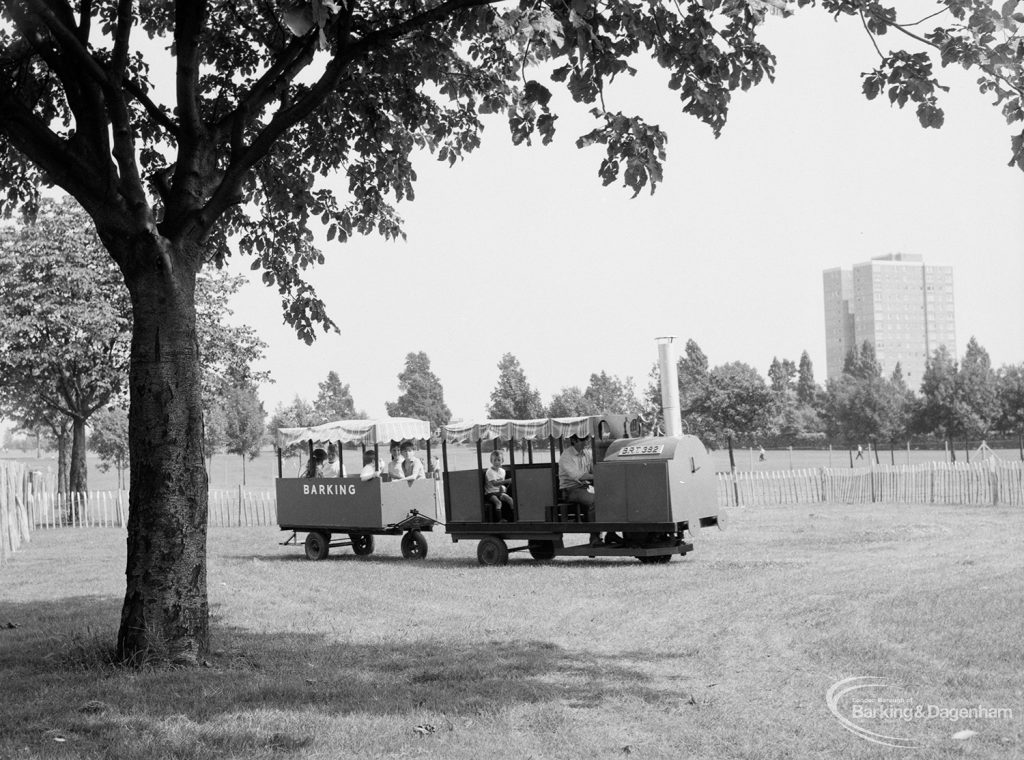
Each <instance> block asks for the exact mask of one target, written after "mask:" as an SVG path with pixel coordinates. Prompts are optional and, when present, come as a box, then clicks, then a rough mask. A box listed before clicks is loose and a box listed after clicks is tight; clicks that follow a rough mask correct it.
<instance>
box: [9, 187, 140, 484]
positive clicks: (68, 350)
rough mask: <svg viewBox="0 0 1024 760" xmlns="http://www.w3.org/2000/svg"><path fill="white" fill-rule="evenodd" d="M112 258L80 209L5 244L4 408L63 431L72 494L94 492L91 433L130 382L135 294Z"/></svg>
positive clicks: (42, 215)
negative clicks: (88, 455)
mask: <svg viewBox="0 0 1024 760" xmlns="http://www.w3.org/2000/svg"><path fill="white" fill-rule="evenodd" d="M104 254H105V252H104V251H103V247H102V245H101V244H100V241H99V239H98V238H97V237H96V235H95V233H94V232H93V231H92V230H91V229H90V226H89V218H88V216H86V215H85V213H84V212H83V211H82V210H81V209H80V208H79V207H78V205H77V204H76V203H75V202H74V201H72V200H70V199H68V200H65V201H63V202H54V201H50V200H47V201H45V202H43V204H42V205H41V207H40V209H39V212H38V214H37V216H36V221H35V223H34V224H32V225H25V226H21V227H20V228H19V229H17V230H16V231H9V232H8V233H7V234H6V235H4V236H3V238H2V239H0V349H2V350H0V408H3V409H4V410H5V411H6V412H7V413H8V414H10V415H12V416H16V417H18V418H19V419H20V420H22V421H23V422H24V423H27V424H33V425H34V424H44V425H46V426H47V427H49V428H50V429H51V430H53V431H54V434H55V435H56V437H57V441H58V451H59V456H60V459H61V460H62V463H63V462H67V465H68V467H69V474H68V481H67V489H68V490H71V491H85V490H86V489H87V487H88V486H87V482H86V477H87V468H86V459H85V452H86V439H85V426H86V423H87V422H88V421H89V418H90V417H91V416H92V414H93V413H94V412H95V411H96V410H98V409H101V408H103V407H105V406H106V405H107V404H108V403H109V402H110V401H111V400H112V399H113V398H115V397H116V396H118V395H119V394H120V393H121V392H122V390H123V388H124V386H125V384H126V382H127V379H128V344H129V339H130V324H131V323H130V314H131V310H130V306H129V303H128V291H127V290H126V289H125V287H124V284H123V283H122V281H121V276H120V273H119V272H118V271H117V267H115V266H114V263H113V262H112V261H111V260H110V259H109V258H108V257H106V256H105V255H104ZM67 423H70V428H71V452H70V459H65V440H66V438H65V435H66V425H67ZM59 469H60V470H61V472H63V471H64V470H63V467H61V468H59Z"/></svg>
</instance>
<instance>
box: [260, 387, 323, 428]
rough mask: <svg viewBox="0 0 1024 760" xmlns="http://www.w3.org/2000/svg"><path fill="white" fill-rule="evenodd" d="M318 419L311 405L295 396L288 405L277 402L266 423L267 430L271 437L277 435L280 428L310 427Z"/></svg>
mask: <svg viewBox="0 0 1024 760" xmlns="http://www.w3.org/2000/svg"><path fill="white" fill-rule="evenodd" d="M318 420H319V418H318V416H317V413H316V411H315V410H314V409H313V405H312V404H310V403H309V402H308V401H306V400H305V399H302V398H299V396H297V395H296V396H295V398H294V399H292V402H291V403H290V404H289V405H288V406H284V405H283V404H278V405H277V408H276V409H274V414H273V415H272V416H271V417H270V422H269V423H267V432H268V433H269V435H270V437H271V438H276V437H277V431H278V430H280V429H281V428H293V427H311V426H313V425H316V424H317V421H318Z"/></svg>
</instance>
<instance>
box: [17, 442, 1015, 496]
mask: <svg viewBox="0 0 1024 760" xmlns="http://www.w3.org/2000/svg"><path fill="white" fill-rule="evenodd" d="M423 453H424V452H422V451H421V452H420V454H421V456H422V454H423ZM969 453H970V458H971V461H976V460H977V459H978V454H977V451H976V450H973V451H971V452H969ZM431 454H432V455H434V456H436V457H437V458H438V459H439V460H440V458H441V451H440V450H439V448H438V447H433V448H432V449H431ZM995 454H996V456H998V457H1000V458H1003V459H1020V452H1019V451H1018V450H1017V449H1001V450H998V451H996V452H995ZM448 455H449V467H451V468H452V469H468V468H472V467H476V449H475V448H473V447H470V446H452V447H450V448H449V450H448ZM733 455H734V458H735V461H736V467H737V469H738V470H741V471H744V472H749V471H758V472H768V471H772V470H789V469H804V468H808V467H811V468H813V467H849V466H850V460H851V454H850V452H848V451H845V450H842V451H840V450H834V451H832V452H829V451H827V450H818V451H808V450H795V451H788V450H770V451H767V452H766V458H765V461H763V462H761V461H759V459H758V453H757V450H756V449H736V450H735V451H734V452H733ZM956 456H957V461H960V462H962V461H965V460H966V458H967V452H965V451H963V450H958V451H957V454H956ZM853 457H854V458H853V464H854V467H858V468H859V467H869V466H870V465H871V462H870V460H869V454H868V452H866V451H865V452H864V458H863V459H856V454H854V455H853ZM0 458H3V459H13V460H15V461H18V462H23V463H24V464H25V465H27V466H28V467H29V468H31V469H34V470H42V471H44V472H45V471H47V470H49V471H51V472H56V470H57V460H56V457H55V455H54V454H53V453H52V452H43V455H42V456H41V457H39V456H36V455H34V454H28V455H25V454H22V453H20V452H14V451H5V452H3V453H0ZM948 458H949V457H948V455H947V454H946V452H944V451H942V450H934V449H923V450H918V449H914V450H912V451H909V452H908V451H907V450H906V449H902V450H899V449H897V450H894V451H889V450H885V451H879V452H878V459H879V462H881V463H882V464H918V463H921V462H945V461H948ZM711 459H712V462H713V463H714V465H715V471H716V472H728V471H729V452H728V451H726V450H718V451H713V452H711ZM344 461H345V465H346V467H347V468H348V471H349V472H350V473H354V472H356V471H357V470H358V467H357V466H356V465H357V463H358V462H359V452H357V451H353V450H346V451H345V452H344ZM535 461H542V462H547V461H549V454H548V451H547V449H546V448H544V449H537V451H536V453H535ZM88 464H89V474H88V481H89V483H88V485H89V490H90V491H113V490H116V489H117V473H116V472H115V471H114V470H110V471H108V472H102V471H101V470H100V469H99V467H98V461H97V460H96V459H95V458H93V457H90V458H89V460H88ZM484 466H485V467H486V466H487V460H486V458H485V459H484ZM208 473H209V476H210V488H234V487H236V486H238V485H240V484H241V483H242V479H243V478H242V459H241V457H239V456H237V455H234V454H216V455H214V457H213V459H212V461H211V463H210V465H209V467H208ZM284 473H285V475H286V476H294V475H297V474H299V460H298V458H297V457H292V458H290V459H286V460H285V462H284ZM276 477H277V457H276V455H275V454H274V452H273V451H271V450H269V449H268V450H265V451H264V452H263V453H262V454H260V456H258V457H256V459H253V460H246V462H245V484H246V485H247V486H248V487H250V488H273V486H274V478H276ZM125 478H127V473H125ZM126 488H127V486H126Z"/></svg>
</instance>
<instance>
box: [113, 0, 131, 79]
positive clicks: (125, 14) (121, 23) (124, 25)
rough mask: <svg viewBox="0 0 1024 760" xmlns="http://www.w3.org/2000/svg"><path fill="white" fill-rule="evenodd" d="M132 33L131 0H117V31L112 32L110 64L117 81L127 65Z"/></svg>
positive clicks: (122, 77)
mask: <svg viewBox="0 0 1024 760" xmlns="http://www.w3.org/2000/svg"><path fill="white" fill-rule="evenodd" d="M131 33H132V0H118V3H117V31H116V32H115V34H114V53H113V55H112V56H111V61H110V66H111V70H112V72H113V74H114V77H115V78H116V80H117V81H120V80H122V79H124V71H125V69H126V68H127V66H128V45H129V42H130V40H131Z"/></svg>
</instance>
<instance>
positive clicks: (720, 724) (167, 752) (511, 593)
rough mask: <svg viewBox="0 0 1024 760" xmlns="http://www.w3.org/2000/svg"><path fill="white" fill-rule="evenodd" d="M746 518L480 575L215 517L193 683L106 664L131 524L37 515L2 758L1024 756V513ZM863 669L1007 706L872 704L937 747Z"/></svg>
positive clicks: (1, 661) (3, 611) (0, 647)
mask: <svg viewBox="0 0 1024 760" xmlns="http://www.w3.org/2000/svg"><path fill="white" fill-rule="evenodd" d="M731 517H732V522H731V523H730V529H729V530H728V531H726V532H723V533H719V532H717V531H715V532H711V531H705V532H703V533H702V535H701V536H700V537H699V538H698V539H697V541H696V550H695V552H694V553H692V554H690V555H689V556H688V557H686V558H684V559H679V558H676V559H675V560H674V561H673V562H672V563H670V564H668V565H663V566H655V565H651V566H644V565H640V564H639V563H636V562H632V561H608V560H603V561H599V560H594V561H587V560H577V561H573V560H566V559H562V558H560V559H558V560H556V561H554V562H552V563H549V564H538V563H534V562H533V561H532V560H530V559H529V557H528V555H526V554H525V553H517V554H513V555H512V556H513V558H512V561H511V562H510V564H509V565H508V566H507V567H505V568H486V569H485V568H480V567H478V566H477V564H476V559H475V548H476V543H475V542H463V543H459V544H452V543H451V542H450V540H449V539H448V538H447V537H446V536H444V535H441V534H434V535H429V536H428V539H429V541H430V556H429V558H428V559H427V560H425V561H423V562H410V561H407V560H403V559H401V556H400V552H399V547H398V541H397V539H389V538H381V539H379V540H378V552H377V554H375V555H373V556H371V557H360V558H357V557H355V556H354V555H353V554H351V552H350V551H349V550H335V554H332V555H331V557H329V558H328V560H326V561H324V562H319V563H315V562H309V561H307V560H305V559H304V557H303V556H302V552H301V549H297V548H294V547H280V546H278V545H277V542H278V541H280V540H282V534H281V533H279V532H278V531H276V530H273V529H268V528H252V529H213V530H212V531H211V537H210V558H209V591H210V602H211V610H212V615H213V635H214V640H213V651H212V653H211V655H210V657H209V666H208V667H205V668H202V669H200V670H198V671H195V672H191V671H182V670H171V671H166V670H152V669H141V670H139V671H135V672H126V671H123V670H119V669H116V668H112V667H109V666H107V665H104V664H103V660H104V653H105V651H106V650H107V648H108V646H109V644H110V642H111V641H112V640H113V638H114V635H115V631H116V624H117V619H118V615H119V611H120V598H121V595H122V594H123V567H124V536H123V533H121V532H120V531H119V530H116V529H92V530H85V531H73V530H66V531H47V532H39V533H37V534H36V535H35V536H34V537H33V543H31V544H30V545H28V546H26V547H24V548H23V549H22V550H20V551H19V552H18V553H17V554H16V555H14V557H13V559H12V560H11V561H10V563H9V564H8V565H7V566H6V567H3V568H0V683H2V684H3V688H2V689H0V758H44V757H45V758H108V757H109V758H133V759H134V758H139V759H140V760H141V759H142V758H147V759H148V758H155V759H161V758H208V757H217V758H225V757H226V758H300V757H301V758H334V757H359V758H363V757H369V758H375V757H382V758H397V757H438V758H530V757H532V758H584V757H587V758H589V757H598V758H623V757H630V758H670V757H671V758H680V757H695V758H697V757H699V758H809V757H843V758H847V757H849V758H862V757H863V758H869V757H870V758H878V757H901V758H903V757H912V758H918V757H920V758H958V757H962V756H963V757H971V758H987V757H992V758H1006V757H1021V756H1022V754H1024V683H1022V678H1021V674H1024V646H1022V644H1021V633H1020V631H1021V621H1022V620H1024V590H1022V588H1024V551H1022V549H1021V547H1022V546H1024V514H1022V513H1021V511H1020V510H1019V509H1018V510H1012V509H1001V508H969V509H967V508H954V507H901V508H899V509H895V508H892V507H886V506H884V505H864V506H859V507H834V506H812V507H775V508H764V509H757V510H753V509H750V510H739V511H736V512H734V513H733V514H732V515H731ZM8 624H11V625H14V626H17V627H14V628H11V627H5V626H8ZM851 676H878V677H882V678H884V679H886V680H887V681H891V682H892V683H895V684H899V685H900V687H899V688H900V690H901V691H900V693H901V694H903V695H905V696H906V697H907V698H908V699H912V700H913V702H914V703H915V704H917V703H919V704H922V705H937V706H940V707H947V708H961V707H963V708H972V707H973V708H977V707H978V706H979V705H987V706H990V707H1000V708H1008V709H1009V710H1010V711H1011V712H1012V716H1007V715H1005V714H1003V715H1001V717H999V718H974V719H966V720H959V721H956V722H953V721H950V720H946V719H939V718H936V719H932V720H923V719H922V720H914V721H903V722H900V721H895V722H894V721H888V722H887V721H885V720H882V721H881V722H878V721H876V722H874V723H873V724H870V725H871V728H872V730H878V731H879V732H880V733H886V734H887V735H893V736H899V737H905V738H908V739H911V740H913V741H916V742H918V743H920V744H921V745H922V747H921V748H920V749H905V748H899V749H897V748H890V747H885V746H880V745H878V744H874V743H871V742H867V741H865V740H863V739H861V738H858V737H857V736H854V735H853V734H852V733H850V732H848V731H846V730H844V728H843V727H842V726H841V725H840V723H839V722H838V721H837V719H836V718H835V717H834V716H833V715H832V714H831V713H830V712H829V710H828V708H827V706H826V702H825V694H826V691H827V690H828V689H829V687H830V686H831V685H832V684H834V683H835V682H837V681H839V680H840V679H843V678H847V677H851ZM965 729H968V730H971V731H975V732H976V734H975V735H973V736H971V737H970V738H969V739H963V740H958V739H953V738H952V736H953V734H955V733H957V732H958V731H962V730H965Z"/></svg>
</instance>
